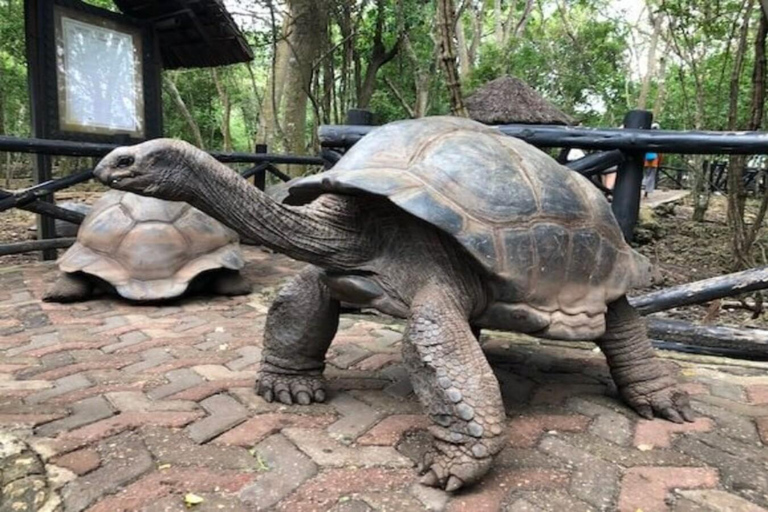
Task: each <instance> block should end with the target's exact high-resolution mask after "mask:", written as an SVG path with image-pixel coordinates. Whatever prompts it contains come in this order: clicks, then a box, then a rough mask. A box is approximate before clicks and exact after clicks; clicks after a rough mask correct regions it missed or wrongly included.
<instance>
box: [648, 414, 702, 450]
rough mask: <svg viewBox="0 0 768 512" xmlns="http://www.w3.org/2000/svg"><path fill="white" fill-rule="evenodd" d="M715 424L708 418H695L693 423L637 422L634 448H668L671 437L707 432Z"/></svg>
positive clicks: (657, 420)
mask: <svg viewBox="0 0 768 512" xmlns="http://www.w3.org/2000/svg"><path fill="white" fill-rule="evenodd" d="M714 427H715V423H714V422H713V421H712V420H711V419H709V418H696V421H694V422H693V423H672V422H671V421H664V420H661V419H655V420H639V421H638V422H637V428H636V429H635V446H640V445H641V444H646V445H651V446H655V447H658V448H669V446H670V445H671V444H672V435H673V434H679V433H681V432H709V431H710V430H712V429H713V428H714Z"/></svg>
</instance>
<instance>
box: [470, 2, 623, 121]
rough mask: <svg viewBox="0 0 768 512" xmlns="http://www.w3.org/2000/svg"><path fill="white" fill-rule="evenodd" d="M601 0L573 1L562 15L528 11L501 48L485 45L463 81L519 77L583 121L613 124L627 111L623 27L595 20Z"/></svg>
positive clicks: (619, 23)
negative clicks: (523, 27)
mask: <svg viewBox="0 0 768 512" xmlns="http://www.w3.org/2000/svg"><path fill="white" fill-rule="evenodd" d="M602 4H604V2H595V1H589V0H582V1H579V2H573V3H572V5H571V6H570V10H569V12H568V19H567V21H566V20H565V18H564V17H562V16H558V15H557V14H556V13H555V12H549V13H545V12H542V11H539V12H534V13H533V14H532V16H531V19H530V20H529V22H528V24H527V26H526V30H525V32H524V33H523V35H522V37H520V38H517V39H513V40H512V41H511V42H510V45H509V47H507V48H498V47H497V46H496V45H495V43H494V42H488V43H486V44H485V45H484V46H483V48H482V52H481V54H480V59H479V63H478V65H477V68H476V70H475V72H474V74H473V76H472V80H471V82H470V84H469V86H470V88H472V89H474V88H475V87H477V86H479V85H481V84H483V83H485V82H487V81H489V80H492V79H494V78H496V77H499V76H501V75H505V74H511V75H514V76H517V77H518V78H521V79H523V80H525V81H526V82H527V83H528V84H530V85H531V86H532V87H533V88H535V89H536V90H538V91H539V92H540V93H542V94H543V95H544V96H545V97H547V98H548V99H549V100H551V101H552V102H553V103H555V104H556V105H558V106H559V107H560V108H562V109H563V110H564V111H565V112H567V113H569V114H571V115H572V116H573V117H574V118H576V119H578V120H580V121H582V122H583V123H584V124H585V125H609V126H612V125H616V124H618V123H620V120H621V117H622V116H623V114H624V113H625V111H626V110H627V107H628V106H627V99H626V97H625V91H626V89H627V83H626V79H627V78H626V77H627V75H628V64H629V63H628V61H627V45H628V42H627V31H628V29H627V27H626V25H625V24H624V23H621V22H618V21H614V20H595V16H594V13H595V12H599V9H600V7H601V5H602Z"/></svg>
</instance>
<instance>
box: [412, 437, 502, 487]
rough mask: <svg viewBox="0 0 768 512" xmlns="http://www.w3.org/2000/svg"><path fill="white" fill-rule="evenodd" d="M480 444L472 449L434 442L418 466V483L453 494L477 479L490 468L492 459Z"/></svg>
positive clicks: (463, 445)
mask: <svg viewBox="0 0 768 512" xmlns="http://www.w3.org/2000/svg"><path fill="white" fill-rule="evenodd" d="M488 453H489V450H488V449H487V448H486V447H485V446H484V445H483V444H482V443H481V442H478V443H475V444H474V445H472V446H468V445H465V444H451V443H447V442H445V441H440V440H437V439H436V440H435V442H434V445H433V448H432V450H430V451H429V452H427V453H426V455H425V456H424V460H423V462H422V463H421V464H420V465H419V473H420V474H422V475H424V476H422V478H421V483H422V484H424V485H427V486H429V487H437V488H439V489H445V490H446V491H448V492H454V491H457V490H459V489H461V488H462V487H465V486H468V485H471V484H473V483H475V482H477V481H478V480H480V479H481V478H482V477H483V476H484V475H485V474H486V473H487V472H488V470H489V469H490V468H491V464H492V463H493V457H491V456H483V457H478V455H487V454H488Z"/></svg>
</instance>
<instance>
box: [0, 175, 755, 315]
mask: <svg viewBox="0 0 768 512" xmlns="http://www.w3.org/2000/svg"><path fill="white" fill-rule="evenodd" d="M101 193H103V188H101V187H99V186H97V185H95V184H87V185H81V186H79V187H76V188H73V189H70V190H68V191H66V192H62V193H59V194H57V195H56V198H57V201H68V200H74V201H84V202H86V203H92V202H93V201H95V200H96V199H98V197H99V196H100V194H101ZM688 201H689V200H688V199H686V200H684V201H681V202H680V203H677V204H674V205H669V204H667V205H664V206H662V207H661V208H657V209H655V210H654V216H653V226H652V229H651V232H650V233H647V232H646V233H645V234H646V235H647V238H650V239H652V240H650V241H645V242H644V243H642V244H636V249H637V250H638V251H640V252H641V253H643V254H645V255H646V256H648V257H649V258H651V261H653V263H654V264H655V265H656V266H657V267H658V268H659V270H660V271H661V275H662V277H663V281H662V283H661V284H660V285H658V286H656V288H661V287H664V286H672V285H677V284H683V283H687V282H691V281H696V280H699V279H705V278H708V277H715V276H718V275H722V274H726V273H728V272H731V271H732V260H731V252H730V233H729V230H728V226H727V224H726V213H725V212H726V201H725V197H722V196H713V197H712V199H711V205H710V208H709V211H708V212H707V217H706V220H705V222H703V223H697V222H693V221H691V213H692V211H693V208H692V206H691V205H690V204H689V203H688ZM749 208H752V209H754V210H756V208H757V206H756V205H755V204H748V209H749ZM748 211H749V210H748ZM34 222H35V216H34V214H32V213H29V212H25V211H22V210H18V209H13V210H11V211H9V212H4V213H2V214H1V216H0V240H2V241H4V242H19V241H23V240H28V239H29V238H30V232H29V227H30V226H32V225H33V224H34ZM755 251H756V258H757V261H758V262H759V263H761V264H763V263H765V264H768V261H766V253H768V230H766V232H765V233H764V234H763V236H762V237H761V239H760V240H759V243H758V244H757V247H756V248H755ZM38 260H39V257H38V256H37V254H35V253H28V254H20V255H13V256H0V268H2V267H7V266H12V265H18V264H22V263H31V262H34V261H38ZM645 291H650V290H645ZM641 292H642V291H639V292H636V293H641ZM746 301H747V303H749V304H753V303H754V297H752V296H750V297H747V298H746ZM766 302H768V301H766ZM667 315H668V316H669V317H672V318H681V319H686V320H690V321H697V322H705V323H718V324H728V325H737V326H750V327H761V328H768V314H759V315H758V317H757V318H752V317H753V316H754V314H753V312H752V311H750V310H747V309H745V308H743V307H741V305H740V304H739V302H738V301H737V300H728V301H725V302H723V303H720V304H715V305H711V304H708V305H704V306H693V307H686V308H679V309H675V310H671V311H669V312H668V313H667Z"/></svg>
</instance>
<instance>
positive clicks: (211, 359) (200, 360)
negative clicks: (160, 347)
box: [144, 354, 228, 374]
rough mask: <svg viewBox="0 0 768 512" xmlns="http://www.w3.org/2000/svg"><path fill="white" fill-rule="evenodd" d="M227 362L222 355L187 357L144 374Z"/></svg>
mask: <svg viewBox="0 0 768 512" xmlns="http://www.w3.org/2000/svg"><path fill="white" fill-rule="evenodd" d="M227 361H228V358H227V356H226V355H224V354H206V355H204V356H200V357H188V358H182V359H176V360H175V361H170V362H168V363H165V364H161V365H160V366H155V367H154V368H150V369H149V370H147V371H146V372H144V373H152V374H163V373H166V372H169V371H171V370H178V369H179V368H191V367H192V366H197V365H199V364H224V363H226V362H227Z"/></svg>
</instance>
